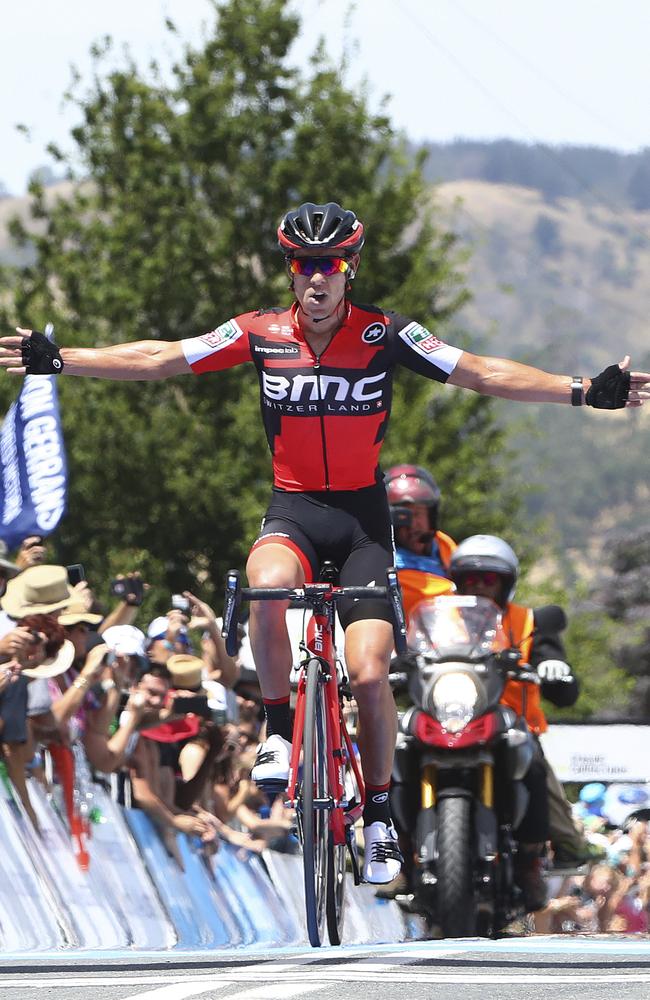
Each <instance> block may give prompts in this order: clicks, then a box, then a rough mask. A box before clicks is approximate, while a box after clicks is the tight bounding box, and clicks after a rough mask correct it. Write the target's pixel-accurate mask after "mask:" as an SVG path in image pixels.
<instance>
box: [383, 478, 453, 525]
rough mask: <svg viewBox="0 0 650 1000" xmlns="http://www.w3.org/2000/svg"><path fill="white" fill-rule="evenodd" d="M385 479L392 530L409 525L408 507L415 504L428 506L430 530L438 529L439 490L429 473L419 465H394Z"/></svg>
mask: <svg viewBox="0 0 650 1000" xmlns="http://www.w3.org/2000/svg"><path fill="white" fill-rule="evenodd" d="M384 480H385V483H386V492H387V493H388V503H389V506H390V512H391V517H392V519H393V525H394V527H395V528H399V527H403V526H404V525H406V524H408V516H409V514H408V505H409V504H414V503H417V504H422V505H423V506H425V507H428V509H429V527H430V529H431V531H433V532H435V531H436V530H437V528H438V511H439V509H440V490H439V488H438V484H437V483H436V481H435V479H434V478H433V476H432V475H431V473H430V472H427V470H426V469H423V468H422V466H421V465H393V466H392V467H391V468H390V469H388V470H387V471H386V473H385V476H384Z"/></svg>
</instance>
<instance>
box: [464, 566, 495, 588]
mask: <svg viewBox="0 0 650 1000" xmlns="http://www.w3.org/2000/svg"><path fill="white" fill-rule="evenodd" d="M500 581H501V578H500V576H499V574H498V573H495V572H494V571H493V570H484V571H477V572H474V573H463V576H462V579H461V586H462V587H475V586H476V585H477V584H481V583H482V584H483V585H484V586H485V587H494V586H496V584H497V583H500Z"/></svg>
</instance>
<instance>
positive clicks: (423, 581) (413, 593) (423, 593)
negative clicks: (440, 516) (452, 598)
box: [397, 531, 458, 623]
mask: <svg viewBox="0 0 650 1000" xmlns="http://www.w3.org/2000/svg"><path fill="white" fill-rule="evenodd" d="M434 538H435V541H436V543H437V545H438V552H439V554H440V561H441V563H442V565H443V566H444V567H445V569H447V570H448V569H449V560H450V559H451V556H452V553H453V552H454V550H455V549H457V548H458V546H457V545H456V542H455V541H454V540H453V538H451V537H450V536H449V535H446V534H445V533H444V531H436V533H435V536H434ZM397 575H398V577H399V582H400V586H401V588H402V603H403V605H404V614H405V615H406V621H407V623H408V621H409V619H410V617H411V612H412V610H413V608H414V607H415V605H416V604H419V603H420V601H427V600H431V598H433V597H439V596H440V594H450V593H452V591H453V590H454V585H453V583H452V582H451V580H448V579H447V577H446V576H436V575H435V574H434V573H424V572H423V571H422V570H419V569H401V570H400V571H399V573H398V574H397Z"/></svg>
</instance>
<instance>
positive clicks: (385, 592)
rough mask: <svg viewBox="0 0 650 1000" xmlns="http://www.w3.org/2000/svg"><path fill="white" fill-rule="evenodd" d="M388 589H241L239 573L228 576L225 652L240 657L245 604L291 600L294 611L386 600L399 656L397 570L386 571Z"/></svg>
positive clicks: (402, 646) (402, 634)
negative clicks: (345, 602)
mask: <svg viewBox="0 0 650 1000" xmlns="http://www.w3.org/2000/svg"><path fill="white" fill-rule="evenodd" d="M386 580H387V586H386V587H332V586H331V585H330V584H328V583H306V584H305V585H304V587H295V588H294V587H242V586H241V583H240V578H239V573H238V572H237V570H230V572H229V573H228V574H227V576H226V594H225V602H224V610H223V628H222V631H221V635H222V636H223V638H224V639H225V640H226V652H227V653H228V655H229V656H236V655H237V648H238V644H237V625H238V621H239V606H240V604H241V602H242V600H245V601H289V604H290V606H291V607H293V608H312V609H313V608H315V607H316V606H317V605H318V604H319V603H321V602H322V601H323V600H328V601H334V602H337V601H341V600H351V601H363V600H372V599H373V598H374V599H375V600H385V599H387V600H388V602H389V603H390V606H391V610H392V612H393V634H394V638H395V649H396V650H397V652H398V653H404V652H405V651H406V621H405V618H404V611H403V608H402V600H401V594H400V589H399V583H398V579H397V571H396V570H395V569H394V568H392V567H391V568H390V569H387V570H386Z"/></svg>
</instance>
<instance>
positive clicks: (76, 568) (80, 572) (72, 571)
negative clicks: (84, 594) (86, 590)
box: [66, 563, 86, 587]
mask: <svg viewBox="0 0 650 1000" xmlns="http://www.w3.org/2000/svg"><path fill="white" fill-rule="evenodd" d="M66 569H67V571H68V583H69V584H70V586H71V587H76V586H77V584H78V583H81V581H82V580H85V579H86V571H85V570H84V568H83V566H82V565H81V563H73V564H72V566H66Z"/></svg>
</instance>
